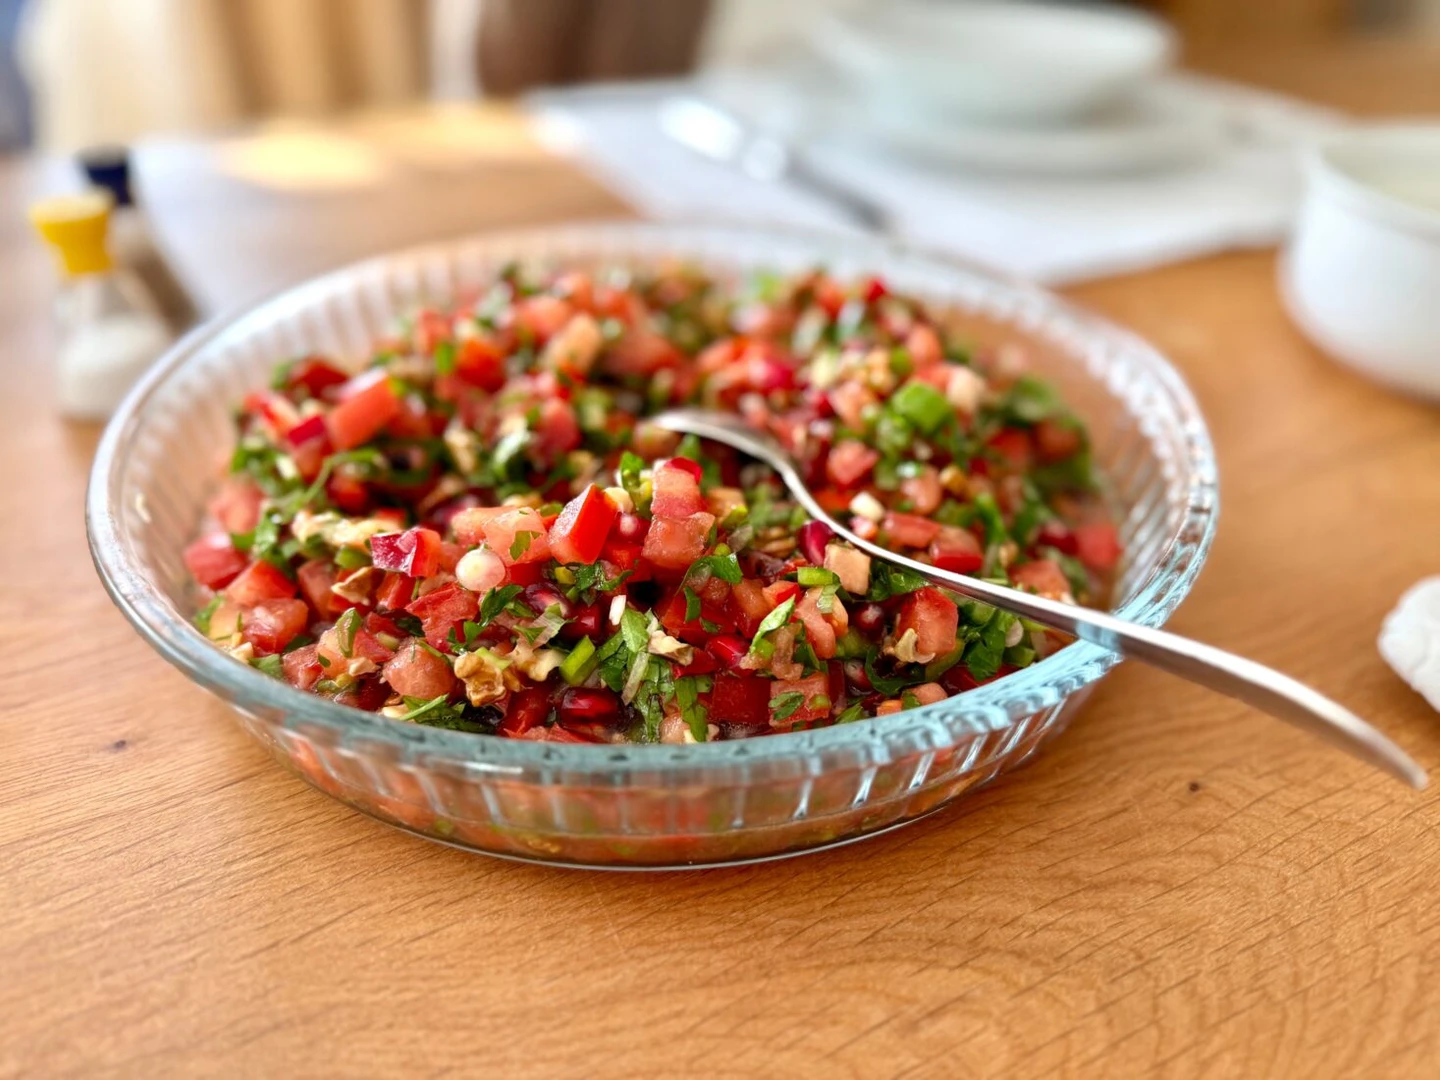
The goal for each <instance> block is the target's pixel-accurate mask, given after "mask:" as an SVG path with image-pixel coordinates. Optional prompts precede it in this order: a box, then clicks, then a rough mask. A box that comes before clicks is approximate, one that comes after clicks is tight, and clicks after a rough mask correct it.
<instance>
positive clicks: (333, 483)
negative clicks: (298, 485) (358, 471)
mask: <svg viewBox="0 0 1440 1080" xmlns="http://www.w3.org/2000/svg"><path fill="white" fill-rule="evenodd" d="M325 494H326V496H328V497H329V499H330V501H331V502H333V503H334V504H335V505H336V506H338V507H339V508H340V509H341V510H344V511H345V512H346V513H347V514H363V513H365V511H366V510H368V509H369V508H370V488H369V487H368V486H366V484H365V481H363V480H361V479H360V478H359V477H358V476H355V475H353V474H351V473H349V472H347V471H345V470H344V469H337V470H336V471H335V472H334V473H332V474H331V476H330V479H329V480H327V481H326V482H325Z"/></svg>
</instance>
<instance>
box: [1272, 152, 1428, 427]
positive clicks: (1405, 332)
mask: <svg viewBox="0 0 1440 1080" xmlns="http://www.w3.org/2000/svg"><path fill="white" fill-rule="evenodd" d="M1280 282H1281V291H1282V293H1283V295H1284V297H1285V302H1286V305H1287V307H1288V308H1289V310H1290V314H1291V316H1292V317H1293V318H1294V320H1295V322H1296V323H1297V324H1299V326H1300V328H1301V329H1302V330H1303V331H1304V332H1305V333H1306V334H1307V335H1308V336H1309V337H1310V338H1311V340H1313V341H1314V342H1315V343H1316V344H1317V345H1319V346H1320V347H1321V348H1322V349H1324V350H1325V351H1326V352H1328V353H1331V354H1333V355H1334V356H1335V357H1336V358H1337V359H1339V360H1341V361H1343V362H1344V363H1346V364H1349V365H1350V366H1351V367H1354V368H1357V369H1358V370H1360V371H1362V372H1364V373H1365V374H1367V375H1370V376H1372V377H1373V378H1375V379H1377V380H1379V381H1381V382H1384V383H1387V384H1389V385H1391V386H1394V387H1396V388H1398V389H1401V390H1405V391H1407V392H1409V393H1414V394H1419V395H1422V396H1425V397H1432V398H1437V399H1440V124H1394V125H1386V126H1383V127H1373V128H1367V129H1360V130H1356V131H1352V132H1349V133H1346V134H1344V135H1340V136H1337V137H1335V138H1334V139H1331V140H1329V141H1328V142H1325V143H1323V144H1321V145H1320V146H1319V147H1318V148H1317V149H1316V150H1315V151H1314V152H1313V153H1312V155H1311V157H1310V161H1309V166H1308V169H1307V188H1306V193H1305V199H1304V202H1303V204H1302V206H1301V210H1300V216H1299V219H1298V221H1297V222H1296V226H1295V231H1294V234H1293V236H1292V237H1291V240H1290V244H1289V247H1288V249H1287V250H1286V252H1285V255H1284V258H1283V259H1282V260H1281V269H1280Z"/></svg>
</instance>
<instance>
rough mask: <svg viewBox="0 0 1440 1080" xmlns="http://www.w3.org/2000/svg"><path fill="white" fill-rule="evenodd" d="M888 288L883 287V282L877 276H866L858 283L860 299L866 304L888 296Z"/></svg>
mask: <svg viewBox="0 0 1440 1080" xmlns="http://www.w3.org/2000/svg"><path fill="white" fill-rule="evenodd" d="M889 295H890V290H889V289H887V288H886V287H885V282H884V281H882V280H881V279H880V278H878V277H868V278H866V279H865V280H864V281H862V282H861V283H860V299H862V300H864V301H865V303H867V304H873V303H875V301H877V300H879V299H881V298H883V297H886V296H889Z"/></svg>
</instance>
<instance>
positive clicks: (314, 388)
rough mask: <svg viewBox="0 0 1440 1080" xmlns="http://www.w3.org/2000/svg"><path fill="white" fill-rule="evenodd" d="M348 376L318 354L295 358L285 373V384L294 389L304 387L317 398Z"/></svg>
mask: <svg viewBox="0 0 1440 1080" xmlns="http://www.w3.org/2000/svg"><path fill="white" fill-rule="evenodd" d="M349 377H350V376H348V375H346V374H345V372H343V371H341V370H340V369H339V368H338V367H336V366H335V365H333V364H330V363H328V362H326V361H325V360H323V359H321V358H320V357H318V356H307V357H305V358H303V359H301V360H296V361H295V363H293V364H291V365H290V370H289V371H287V372H286V373H285V385H286V386H287V387H288V388H290V389H292V390H294V389H298V388H299V387H304V388H305V391H306V392H307V393H308V394H309V395H310V396H311V397H315V398H318V397H319V396H320V395H321V394H323V393H324V392H325V391H326V390H328V389H330V387H332V386H339V385H340V384H341V383H343V382H344V381H345V380H346V379H348V378H349Z"/></svg>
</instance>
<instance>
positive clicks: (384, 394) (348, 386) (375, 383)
mask: <svg viewBox="0 0 1440 1080" xmlns="http://www.w3.org/2000/svg"><path fill="white" fill-rule="evenodd" d="M336 397H338V398H339V404H337V405H336V406H335V407H334V408H333V409H331V410H330V414H329V415H328V416H327V417H326V418H325V426H326V428H327V429H328V430H329V432H330V442H331V443H332V444H333V445H334V447H335V449H337V450H353V449H354V448H355V447H357V446H360V445H361V444H363V443H366V442H369V441H370V440H371V439H372V438H374V437H375V436H376V435H377V434H378V433H379V432H380V429H381V428H383V427H384V426H385V425H386V424H388V423H389V422H390V421H391V420H393V419H395V417H396V416H397V415H398V414H399V412H400V408H401V402H400V398H399V397H398V396H396V394H395V389H394V387H392V386H391V384H390V376H389V375H388V374H386V372H385V370H384V369H383V368H375V369H373V370H371V371H367V372H365V373H364V374H361V375H356V376H355V377H354V378H353V379H350V380H349V381H348V382H346V383H345V385H343V386H341V387H340V388H339V389H338V390H337V391H336Z"/></svg>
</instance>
